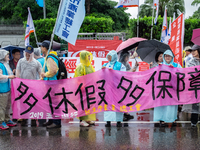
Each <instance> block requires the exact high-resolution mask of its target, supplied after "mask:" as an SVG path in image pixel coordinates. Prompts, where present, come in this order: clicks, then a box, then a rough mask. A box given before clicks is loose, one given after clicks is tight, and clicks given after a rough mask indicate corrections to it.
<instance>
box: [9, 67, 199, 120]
mask: <svg viewBox="0 0 200 150" xmlns="http://www.w3.org/2000/svg"><path fill="white" fill-rule="evenodd" d="M199 75H200V67H199V66H195V67H190V68H184V69H183V68H174V67H169V66H166V65H159V66H157V67H154V68H152V69H150V70H147V71H143V72H134V73H133V72H123V71H115V70H110V69H101V70H99V71H97V72H94V73H91V74H88V75H85V76H81V77H77V78H73V79H64V80H55V81H42V80H27V79H20V78H16V79H13V80H12V84H11V91H12V92H11V95H12V110H13V118H31V119H45V118H47V119H52V118H63V119H65V118H74V117H80V116H85V115H89V114H94V113H99V112H103V111H117V112H133V111H140V110H144V109H149V108H153V107H158V106H167V105H181V104H192V103H199V102H200V94H199V92H198V91H199V90H200V85H199V84H198V83H199V80H200V79H199Z"/></svg>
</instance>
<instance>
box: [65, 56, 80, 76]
mask: <svg viewBox="0 0 200 150" xmlns="http://www.w3.org/2000/svg"><path fill="white" fill-rule="evenodd" d="M76 62H77V59H69V60H67V59H66V60H65V62H64V64H65V66H66V69H67V72H68V73H74V72H75V69H76Z"/></svg>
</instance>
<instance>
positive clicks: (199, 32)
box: [191, 28, 200, 46]
mask: <svg viewBox="0 0 200 150" xmlns="http://www.w3.org/2000/svg"><path fill="white" fill-rule="evenodd" d="M191 41H192V42H193V43H194V44H196V45H199V46H200V28H199V29H194V30H193V34H192V39H191Z"/></svg>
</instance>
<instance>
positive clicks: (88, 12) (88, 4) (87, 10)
mask: <svg viewBox="0 0 200 150" xmlns="http://www.w3.org/2000/svg"><path fill="white" fill-rule="evenodd" d="M90 2H91V0H85V5H86V14H87V15H89V14H90Z"/></svg>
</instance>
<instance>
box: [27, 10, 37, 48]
mask: <svg viewBox="0 0 200 150" xmlns="http://www.w3.org/2000/svg"><path fill="white" fill-rule="evenodd" d="M28 12H29V13H30V15H31V11H30V7H28ZM31 18H32V15H31ZM32 20H33V18H32ZM33 27H34V29H35V26H34V23H33ZM35 32H36V31H35V30H34V36H35V40H36V44H37V47H39V45H38V40H37V35H36V33H35Z"/></svg>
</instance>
